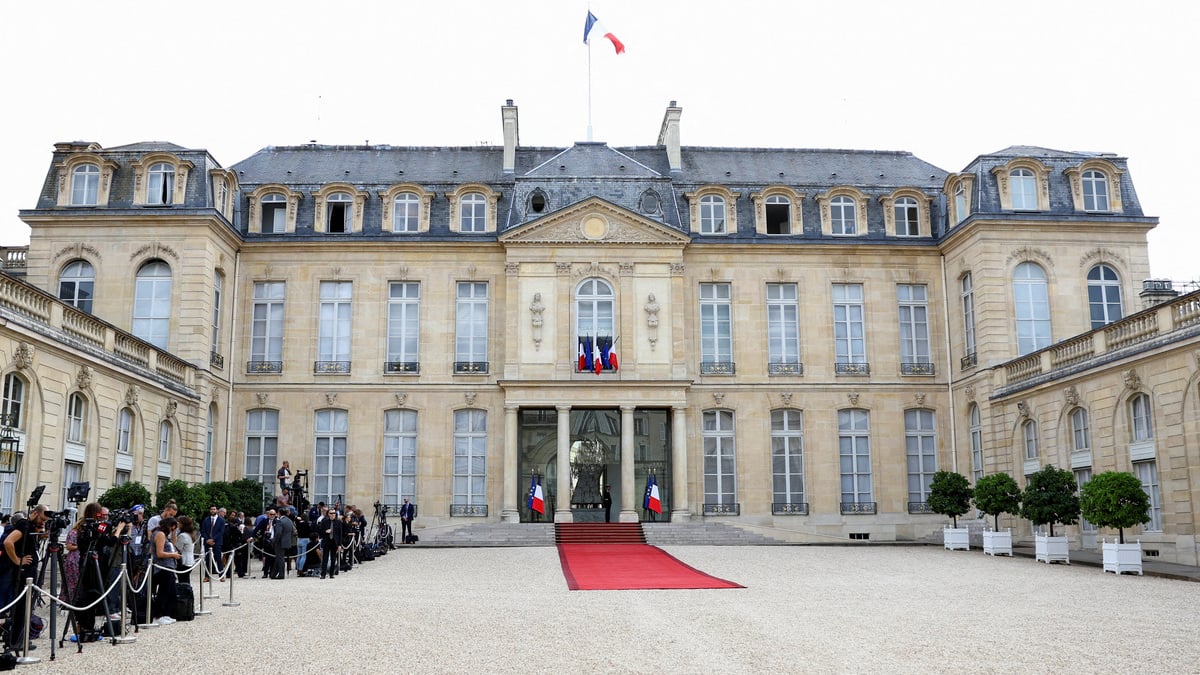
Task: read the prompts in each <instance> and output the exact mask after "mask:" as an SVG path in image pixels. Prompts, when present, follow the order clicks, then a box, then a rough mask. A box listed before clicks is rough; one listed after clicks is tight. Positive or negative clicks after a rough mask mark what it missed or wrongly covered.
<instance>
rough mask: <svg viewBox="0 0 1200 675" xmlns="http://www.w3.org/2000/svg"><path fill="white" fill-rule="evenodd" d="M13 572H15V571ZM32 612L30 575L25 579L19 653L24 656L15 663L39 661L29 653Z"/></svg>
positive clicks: (52, 637) (31, 581)
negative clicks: (23, 641) (22, 635)
mask: <svg viewBox="0 0 1200 675" xmlns="http://www.w3.org/2000/svg"><path fill="white" fill-rule="evenodd" d="M13 574H16V572H14V573H13ZM32 613H33V578H31V577H30V578H26V579H25V648H24V649H22V650H21V653H22V654H24V656H20V657H18V658H17V663H37V662H38V661H41V659H39V658H38V657H36V656H30V655H29V615H30V614H32ZM50 639H51V640H53V639H54V636H53V635H51V636H50Z"/></svg>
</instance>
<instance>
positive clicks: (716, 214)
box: [700, 195, 725, 234]
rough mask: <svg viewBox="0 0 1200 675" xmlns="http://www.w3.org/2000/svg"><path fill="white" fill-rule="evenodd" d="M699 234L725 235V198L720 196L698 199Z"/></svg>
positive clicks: (707, 196) (706, 196)
mask: <svg viewBox="0 0 1200 675" xmlns="http://www.w3.org/2000/svg"><path fill="white" fill-rule="evenodd" d="M700 234H725V198H724V197H722V196H721V195H704V196H703V197H701V198H700Z"/></svg>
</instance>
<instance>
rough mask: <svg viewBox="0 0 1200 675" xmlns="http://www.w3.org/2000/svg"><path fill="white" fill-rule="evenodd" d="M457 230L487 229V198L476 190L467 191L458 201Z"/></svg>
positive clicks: (477, 230)
mask: <svg viewBox="0 0 1200 675" xmlns="http://www.w3.org/2000/svg"><path fill="white" fill-rule="evenodd" d="M458 207H459V216H458V222H459V230H460V231H461V232H483V231H485V230H486V229H487V198H485V197H484V196H483V195H481V194H479V193H478V192H468V193H467V194H465V195H463V196H462V199H461V200H460V201H459V204H458Z"/></svg>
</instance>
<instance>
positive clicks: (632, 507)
mask: <svg viewBox="0 0 1200 675" xmlns="http://www.w3.org/2000/svg"><path fill="white" fill-rule="evenodd" d="M633 411H634V407H633V406H631V405H623V406H621V512H620V513H619V514H618V515H617V522H619V523H636V522H637V521H638V513H637V506H636V505H637V502H636V501H634V496H635V495H634V493H635V492H637V489H636V487H635V486H634V484H633V481H634V476H633V469H634V466H633V465H634V457H635V453H634V451H633Z"/></svg>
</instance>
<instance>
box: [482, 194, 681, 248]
mask: <svg viewBox="0 0 1200 675" xmlns="http://www.w3.org/2000/svg"><path fill="white" fill-rule="evenodd" d="M499 240H500V243H502V244H587V245H595V246H613V245H628V244H638V245H643V246H645V245H651V246H683V245H685V244H688V243H689V242H691V238H690V237H688V236H687V235H686V234H684V233H683V232H680V231H678V230H676V229H674V228H670V227H667V226H665V225H663V224H662V223H659V222H656V221H654V220H651V219H649V218H646V217H645V216H642V215H639V214H637V213H634V212H633V211H629V210H627V209H623V208H621V207H619V206H617V205H616V204H613V203H612V202H608V201H605V200H603V199H600V198H599V197H589V198H588V199H585V200H583V201H581V202H578V203H576V204H572V205H571V206H568V207H566V208H563V209H559V210H558V211H555V212H553V213H549V214H546V215H545V216H543V217H542V218H539V219H537V220H535V221H532V222H529V223H525V224H524V225H521V226H520V227H517V228H514V229H512V230H509V231H508V232H505V233H504V234H502V235H500V237H499Z"/></svg>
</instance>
